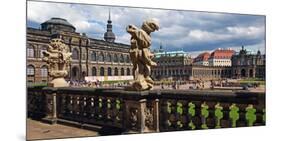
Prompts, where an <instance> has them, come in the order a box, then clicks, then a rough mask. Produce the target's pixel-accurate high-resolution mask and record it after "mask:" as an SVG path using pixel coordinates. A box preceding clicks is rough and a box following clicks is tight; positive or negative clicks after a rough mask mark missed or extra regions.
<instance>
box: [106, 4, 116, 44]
mask: <svg viewBox="0 0 281 141" xmlns="http://www.w3.org/2000/svg"><path fill="white" fill-rule="evenodd" d="M106 27H107V28H106V32H105V33H104V40H105V41H108V42H114V40H115V34H114V33H113V32H112V21H111V13H110V9H109V11H108V20H107V25H106Z"/></svg>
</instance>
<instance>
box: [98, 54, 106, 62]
mask: <svg viewBox="0 0 281 141" xmlns="http://www.w3.org/2000/svg"><path fill="white" fill-rule="evenodd" d="M104 60H105V57H104V54H103V53H102V52H101V53H100V54H99V61H100V62H104Z"/></svg>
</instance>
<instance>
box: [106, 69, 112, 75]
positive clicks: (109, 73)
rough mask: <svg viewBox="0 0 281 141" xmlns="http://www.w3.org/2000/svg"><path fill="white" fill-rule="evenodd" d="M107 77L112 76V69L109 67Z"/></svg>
mask: <svg viewBox="0 0 281 141" xmlns="http://www.w3.org/2000/svg"><path fill="white" fill-rule="evenodd" d="M107 75H108V76H112V72H111V67H108V68H107Z"/></svg>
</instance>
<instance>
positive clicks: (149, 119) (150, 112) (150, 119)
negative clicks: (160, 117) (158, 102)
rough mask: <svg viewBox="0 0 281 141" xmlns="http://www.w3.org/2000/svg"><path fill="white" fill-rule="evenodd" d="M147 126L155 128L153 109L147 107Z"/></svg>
mask: <svg viewBox="0 0 281 141" xmlns="http://www.w3.org/2000/svg"><path fill="white" fill-rule="evenodd" d="M144 112H145V127H146V128H148V129H153V109H152V108H146V109H145V111H144Z"/></svg>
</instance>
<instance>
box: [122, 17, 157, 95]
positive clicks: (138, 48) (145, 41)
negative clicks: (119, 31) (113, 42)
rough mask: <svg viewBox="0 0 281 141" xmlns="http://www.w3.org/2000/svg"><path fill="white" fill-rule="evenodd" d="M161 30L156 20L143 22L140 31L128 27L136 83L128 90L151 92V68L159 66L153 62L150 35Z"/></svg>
mask: <svg viewBox="0 0 281 141" xmlns="http://www.w3.org/2000/svg"><path fill="white" fill-rule="evenodd" d="M158 29H159V24H158V23H157V22H156V21H154V20H147V21H144V22H143V25H142V27H141V28H140V29H139V28H137V27H136V26H135V25H128V26H127V28H126V30H127V32H128V33H129V34H131V48H130V51H129V53H130V58H131V61H132V63H133V76H134V82H133V84H132V86H131V87H128V90H137V91H142V90H151V89H152V88H153V80H152V79H151V77H150V74H151V67H152V66H156V65H157V64H156V63H155V62H154V61H152V58H153V57H154V55H153V54H152V53H151V52H150V45H151V36H150V33H152V32H154V31H156V30H158Z"/></svg>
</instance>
